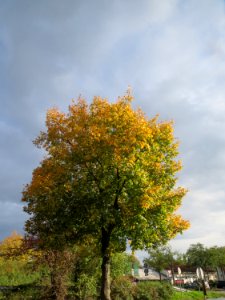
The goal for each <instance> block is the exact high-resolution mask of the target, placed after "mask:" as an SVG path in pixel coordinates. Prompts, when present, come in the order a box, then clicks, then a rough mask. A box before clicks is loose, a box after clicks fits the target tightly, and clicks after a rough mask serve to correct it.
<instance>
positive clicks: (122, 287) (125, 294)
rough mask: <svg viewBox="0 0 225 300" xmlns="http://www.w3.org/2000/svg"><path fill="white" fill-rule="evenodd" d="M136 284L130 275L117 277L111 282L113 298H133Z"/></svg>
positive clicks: (130, 299) (119, 299) (116, 299)
mask: <svg viewBox="0 0 225 300" xmlns="http://www.w3.org/2000/svg"><path fill="white" fill-rule="evenodd" d="M133 293H134V284H133V283H132V279H131V277H129V276H121V277H117V278H115V279H114V280H113V281H112V284H111V297H112V299H113V300H133V299H134V298H133Z"/></svg>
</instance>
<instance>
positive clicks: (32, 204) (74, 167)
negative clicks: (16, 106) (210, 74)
mask: <svg viewBox="0 0 225 300" xmlns="http://www.w3.org/2000/svg"><path fill="white" fill-rule="evenodd" d="M131 100H132V96H131V95H130V93H128V94H127V95H125V96H124V97H122V98H119V99H118V101H117V102H116V103H109V102H108V101H107V100H106V99H102V98H100V97H96V98H94V100H93V102H92V103H91V104H90V105H88V104H87V103H86V101H84V100H82V99H79V100H78V101H77V102H74V103H72V104H71V105H70V106H69V112H68V113H62V112H60V111H58V110H57V109H51V110H49V111H48V113H47V119H46V126H47V131H46V132H42V133H41V134H40V135H39V137H38V138H37V139H36V141H35V144H36V145H37V146H38V147H41V148H43V149H45V150H46V152H47V156H46V158H45V159H44V160H43V161H42V162H41V164H40V166H39V167H38V168H36V169H35V170H34V172H33V177H32V181H31V183H30V184H28V185H27V186H26V187H25V189H24V192H23V201H25V202H26V203H27V205H26V207H25V211H26V212H28V213H29V214H30V215H31V216H30V219H29V220H28V221H27V223H26V231H27V232H28V233H29V234H31V235H35V236H37V237H38V238H39V239H40V241H42V242H43V244H45V246H48V247H53V248H54V247H58V248H62V247H63V245H67V244H68V243H76V242H77V241H83V243H85V241H86V240H87V239H88V237H90V236H91V237H92V238H93V239H94V240H95V241H96V244H97V245H99V251H100V254H101V257H102V265H101V270H102V284H101V299H106V300H109V299H111V297H110V261H111V257H112V254H113V253H115V252H121V251H124V250H125V247H126V240H127V238H129V239H131V241H132V242H131V247H132V249H137V248H144V247H151V246H152V245H153V244H159V243H165V242H166V241H167V240H169V239H171V238H172V237H174V236H175V235H176V234H177V233H179V232H182V231H183V230H184V229H186V228H188V225H189V224H188V222H187V221H184V220H183V219H182V218H181V217H180V216H179V215H177V214H176V213H175V211H176V210H177V209H178V208H179V206H180V205H181V201H182V198H183V196H184V195H185V193H186V190H185V189H184V188H179V187H178V188H177V187H175V184H176V176H175V174H176V173H177V171H179V170H180V168H181V164H180V162H179V161H177V160H176V156H177V154H178V151H177V147H178V143H177V141H176V140H175V139H174V136H173V126H172V123H171V122H161V123H160V122H158V121H157V118H153V119H148V118H147V117H146V116H145V115H144V113H143V112H142V111H141V110H140V109H138V110H133V109H132V107H131Z"/></svg>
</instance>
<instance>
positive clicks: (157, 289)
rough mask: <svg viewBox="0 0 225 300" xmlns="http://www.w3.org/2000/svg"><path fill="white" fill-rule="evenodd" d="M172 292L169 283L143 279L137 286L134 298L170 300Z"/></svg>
mask: <svg viewBox="0 0 225 300" xmlns="http://www.w3.org/2000/svg"><path fill="white" fill-rule="evenodd" d="M172 294H173V289H172V287H171V285H170V284H168V283H163V282H162V283H161V282H150V281H145V282H144V281H142V282H139V283H138V284H137V286H136V290H135V295H134V300H170V299H171V297H172Z"/></svg>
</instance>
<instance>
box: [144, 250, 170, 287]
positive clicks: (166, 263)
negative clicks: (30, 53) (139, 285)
mask: <svg viewBox="0 0 225 300" xmlns="http://www.w3.org/2000/svg"><path fill="white" fill-rule="evenodd" d="M148 254H149V257H148V258H145V259H144V264H146V265H147V266H148V267H151V268H152V269H154V270H155V271H156V272H158V273H159V278H160V281H161V280H162V274H161V273H162V271H163V270H165V269H167V268H170V269H171V270H172V273H173V269H174V264H175V261H176V259H175V252H172V250H171V249H170V247H168V246H160V247H157V248H152V249H148Z"/></svg>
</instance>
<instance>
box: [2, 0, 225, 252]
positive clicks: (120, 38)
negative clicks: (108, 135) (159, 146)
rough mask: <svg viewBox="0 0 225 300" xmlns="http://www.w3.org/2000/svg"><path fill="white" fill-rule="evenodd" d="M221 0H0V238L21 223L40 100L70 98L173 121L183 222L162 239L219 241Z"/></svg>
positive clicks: (224, 160)
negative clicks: (130, 102) (122, 101)
mask: <svg viewBox="0 0 225 300" xmlns="http://www.w3.org/2000/svg"><path fill="white" fill-rule="evenodd" d="M224 82H225V2H224V1H222V0H198V1H196V0H189V1H185V0H138V1H136V0H129V1H128V0H111V1H107V0H96V1H93V0H86V1H82V0H75V1H74V0H64V1H61V0H39V1H30V0H19V1H18V0H7V1H3V0H2V1H0V107H1V109H0V239H3V238H5V237H6V236H8V235H9V234H10V233H11V232H12V231H13V230H17V231H18V232H21V233H22V232H23V226H24V222H25V220H26V219H27V217H28V216H27V215H26V214H25V213H24V212H23V205H24V204H23V203H22V202H21V192H22V190H23V188H24V185H25V184H27V183H29V182H30V180H31V176H32V170H33V169H34V168H35V167H37V166H38V164H39V162H40V161H41V159H42V157H43V152H42V151H41V150H39V149H36V148H35V146H34V145H33V144H32V141H33V140H34V139H35V137H36V136H37V135H38V134H39V132H40V131H41V130H44V128H45V115H46V111H47V109H49V108H51V107H58V108H59V109H61V110H64V111H66V109H67V107H68V105H69V104H70V103H71V99H77V98H78V97H79V95H82V97H84V98H86V99H87V101H89V102H90V101H91V100H92V99H93V97H94V96H96V95H97V96H102V97H107V98H108V99H109V100H110V101H115V100H116V99H117V97H118V96H121V95H123V94H124V93H125V92H126V90H127V88H128V86H131V87H132V90H133V95H134V98H135V100H134V107H137V106H139V107H141V108H142V109H143V110H144V111H145V113H146V114H147V116H149V117H150V118H151V117H154V116H155V115H156V114H159V115H160V120H174V128H175V137H176V138H177V139H178V140H179V141H180V147H179V151H180V155H179V158H181V160H182V162H183V170H182V171H181V172H180V173H179V174H178V177H179V181H178V183H179V185H181V186H183V187H185V188H187V189H188V194H187V195H186V196H185V198H184V200H183V203H182V207H181V208H180V210H179V212H180V213H181V214H182V216H183V218H185V219H188V220H189V221H190V223H191V227H190V229H189V230H187V231H185V232H184V233H183V234H182V235H179V236H177V237H176V238H175V239H174V240H173V241H171V245H172V248H173V249H174V250H178V251H181V252H184V251H186V249H187V248H188V247H189V246H190V245H191V244H195V243H198V242H199V243H203V244H204V245H205V246H207V247H210V246H213V245H218V246H224V245H225V84H224Z"/></svg>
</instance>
